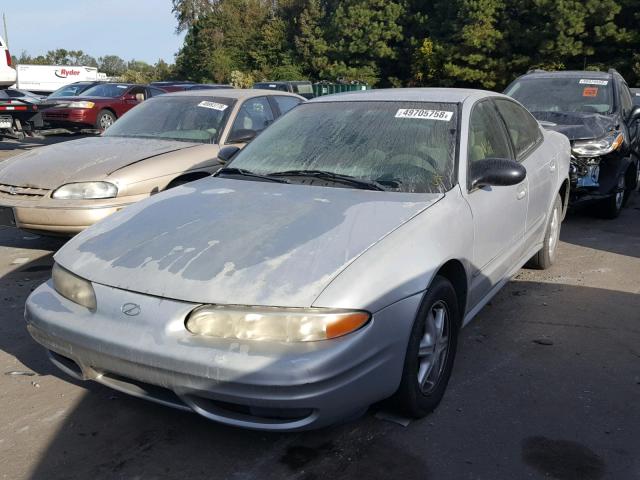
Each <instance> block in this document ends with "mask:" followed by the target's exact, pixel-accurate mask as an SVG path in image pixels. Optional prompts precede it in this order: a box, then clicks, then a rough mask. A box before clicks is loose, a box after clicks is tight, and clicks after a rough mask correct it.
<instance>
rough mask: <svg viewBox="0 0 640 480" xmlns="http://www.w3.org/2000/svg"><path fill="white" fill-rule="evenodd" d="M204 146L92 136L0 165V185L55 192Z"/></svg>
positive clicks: (53, 146)
mask: <svg viewBox="0 0 640 480" xmlns="http://www.w3.org/2000/svg"><path fill="white" fill-rule="evenodd" d="M196 145H201V144H200V143H186V142H176V141H167V140H156V139H141V138H121V137H88V138H82V139H80V140H73V141H70V142H60V143H56V144H54V145H49V146H46V147H41V148H35V149H33V150H29V151H28V152H25V153H22V154H20V155H17V156H15V157H13V158H11V159H9V160H6V161H4V162H2V163H0V183H4V184H7V185H16V186H20V187H33V188H43V189H53V188H57V187H59V186H60V185H63V184H65V183H71V182H84V181H91V180H101V179H103V178H105V177H106V176H108V175H109V174H111V173H113V172H115V171H116V170H119V169H121V168H123V167H126V166H127V165H131V164H132V163H136V162H139V161H141V160H145V159H147V158H150V157H154V156H157V155H162V154H164V153H169V152H174V151H176V150H181V149H184V148H190V147H194V146H196Z"/></svg>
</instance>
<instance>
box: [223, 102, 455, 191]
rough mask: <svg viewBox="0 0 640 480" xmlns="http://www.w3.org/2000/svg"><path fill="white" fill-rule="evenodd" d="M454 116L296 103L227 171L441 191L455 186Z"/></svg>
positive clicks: (437, 109) (403, 105) (448, 111)
mask: <svg viewBox="0 0 640 480" xmlns="http://www.w3.org/2000/svg"><path fill="white" fill-rule="evenodd" d="M457 111H458V107H457V105H455V104H450V103H424V102H335V103H334V102H327V103H310V104H301V105H299V106H298V107H296V108H295V109H293V110H292V111H291V112H289V113H288V114H286V115H284V116H283V117H282V118H281V119H280V120H278V121H277V122H275V123H274V124H273V125H272V126H271V127H269V128H267V129H266V130H265V131H264V132H263V133H261V134H260V136H259V137H257V138H256V139H255V140H254V141H253V142H251V143H250V144H249V145H248V146H246V147H245V148H244V149H243V150H242V151H241V152H240V153H239V154H238V156H237V157H236V158H235V159H234V160H233V162H232V163H231V164H230V165H231V166H232V167H233V168H238V169H243V170H246V171H249V172H252V173H255V174H259V175H272V174H276V173H281V172H288V171H299V170H304V171H316V172H317V171H323V172H331V173H334V174H338V175H347V176H350V177H354V178H357V179H361V180H365V181H368V182H377V183H378V184H380V185H383V186H384V188H385V190H391V191H401V192H416V193H427V192H428V193H433V192H444V191H447V190H449V189H451V188H452V186H453V185H454V184H455V179H454V170H455V169H454V164H455V150H456V139H457V131H456V129H457ZM299 175H300V172H297V176H299ZM282 178H286V180H288V181H290V182H292V183H293V182H295V181H296V178H293V177H292V178H289V177H286V176H284V177H282ZM336 186H338V185H336Z"/></svg>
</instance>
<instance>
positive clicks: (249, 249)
mask: <svg viewBox="0 0 640 480" xmlns="http://www.w3.org/2000/svg"><path fill="white" fill-rule="evenodd" d="M442 197H443V195H440V194H410V193H391V192H379V191H368V190H356V189H347V188H331V187H319V186H309V185H290V184H281V183H271V182H256V181H245V180H233V179H222V178H215V177H210V178H206V179H203V180H199V181H197V182H193V183H190V184H188V185H185V186H182V187H179V188H175V189H172V190H169V191H166V192H163V193H161V194H158V195H156V196H154V197H151V198H149V199H147V200H145V201H142V202H139V203H137V204H134V205H132V206H130V207H128V208H126V209H124V210H122V211H120V212H118V213H116V214H114V215H112V216H110V217H108V218H107V219H106V220H105V221H103V222H100V223H98V224H96V225H94V226H93V227H91V228H89V229H88V230H86V231H85V232H83V233H81V234H80V235H78V236H77V237H75V238H74V239H72V240H71V241H70V242H69V243H67V245H65V246H64V247H63V248H62V249H61V250H60V251H59V252H58V253H57V254H56V256H55V259H56V261H57V262H59V263H60V264H61V265H62V266H64V267H65V268H67V269H69V270H71V271H72V272H75V273H76V274H78V275H80V276H82V277H84V278H87V279H89V280H91V281H93V282H97V283H101V284H105V285H109V286H112V287H117V288H121V289H125V290H132V291H136V292H140V293H145V294H150V295H155V296H158V297H167V298H172V299H176V300H184V301H190V302H196V303H221V304H245V305H246V304H251V305H271V306H293V307H305V306H311V305H312V304H313V302H314V300H315V299H316V298H317V297H318V295H320V293H321V292H322V291H323V290H324V288H326V286H327V285H328V284H329V283H330V282H331V281H332V280H333V279H334V278H335V277H336V276H337V275H338V274H339V273H340V272H341V271H342V270H343V269H345V268H346V267H347V266H348V265H349V264H350V263H351V262H352V261H353V260H354V259H355V258H356V257H358V256H359V255H361V254H362V253H363V252H364V251H366V250H367V249H368V248H370V247H371V246H372V245H374V244H375V243H377V242H379V241H380V240H381V239H382V238H384V237H385V236H386V235H388V234H389V233H390V232H391V231H393V230H394V229H396V228H398V227H399V226H400V225H402V224H403V223H405V222H407V221H408V220H409V219H411V218H412V217H414V216H415V215H417V214H418V213H419V212H421V211H423V210H424V209H426V208H427V207H429V206H430V205H432V204H434V203H435V202H437V201H438V200H439V199H440V198H442ZM390 248H393V245H390ZM362 281H363V282H366V281H367V279H366V278H363V279H362Z"/></svg>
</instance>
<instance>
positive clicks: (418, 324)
mask: <svg viewBox="0 0 640 480" xmlns="http://www.w3.org/2000/svg"><path fill="white" fill-rule="evenodd" d="M440 312H442V314H441V313H440ZM440 315H442V316H441V317H440V318H441V321H440V322H439V321H438V316H440ZM439 324H440V325H442V328H441V329H439V328H438V326H439ZM460 325H461V319H460V312H459V311H458V297H457V295H456V291H455V289H454V288H453V285H452V284H451V282H450V281H449V280H447V279H446V278H444V277H442V276H440V275H437V276H436V277H435V278H434V280H433V282H432V284H431V286H430V287H429V289H428V291H427V294H426V295H425V297H424V299H423V300H422V304H421V305H420V310H419V311H418V315H417V317H416V320H415V322H414V324H413V327H412V329H411V335H410V337H409V343H408V345H407V352H406V355H405V360H404V368H403V371H402V379H401V380H400V387H399V388H398V390H397V391H396V393H395V394H394V396H393V397H392V402H393V404H394V405H395V407H396V408H397V409H398V410H399V413H401V414H403V415H405V416H408V417H412V418H421V417H424V416H425V415H427V414H429V413H430V412H432V411H433V410H434V409H435V408H436V407H437V406H438V404H439V403H440V401H441V400H442V396H443V395H444V392H445V390H446V388H447V384H448V383H449V378H450V377H451V370H452V369H453V361H454V359H455V356H456V347H457V343H458V331H459V330H460ZM439 332H441V334H440V333H439ZM438 339H440V341H438ZM429 343H431V344H433V346H428V345H427V344H429ZM421 344H422V349H421ZM438 345H440V348H443V347H444V348H443V349H442V350H441V349H440V348H438ZM421 350H422V351H421ZM439 350H440V352H438V351H439ZM427 352H430V353H428V354H427ZM434 354H435V356H434ZM429 359H431V362H430V363H429ZM434 359H436V361H435V362H434V361H433V360H434ZM420 379H422V380H423V381H422V382H421V381H420Z"/></svg>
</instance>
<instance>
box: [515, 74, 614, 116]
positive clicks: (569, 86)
mask: <svg viewBox="0 0 640 480" xmlns="http://www.w3.org/2000/svg"><path fill="white" fill-rule="evenodd" d="M505 94H506V95H509V96H510V97H512V98H515V99H516V100H517V101H519V102H520V103H521V104H523V105H524V106H525V107H527V110H529V111H530V112H531V113H533V114H534V115H536V114H537V113H538V112H586V113H611V112H612V111H613V93H612V89H611V80H607V79H606V78H600V79H595V78H589V77H588V76H583V77H565V76H558V77H547V78H544V77H542V78H541V77H538V78H521V79H520V80H517V81H516V82H515V83H513V84H512V85H511V86H510V87H509V88H508V89H507V91H506V92H505Z"/></svg>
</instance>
